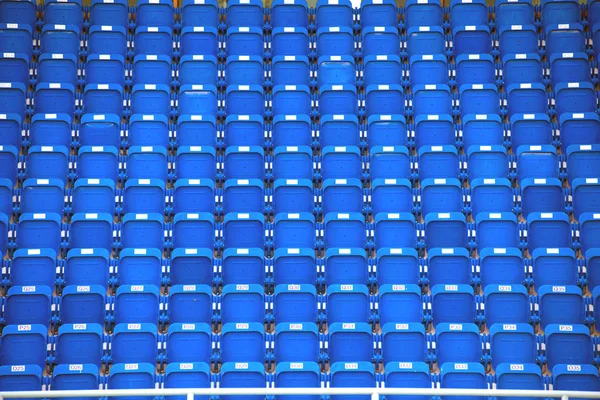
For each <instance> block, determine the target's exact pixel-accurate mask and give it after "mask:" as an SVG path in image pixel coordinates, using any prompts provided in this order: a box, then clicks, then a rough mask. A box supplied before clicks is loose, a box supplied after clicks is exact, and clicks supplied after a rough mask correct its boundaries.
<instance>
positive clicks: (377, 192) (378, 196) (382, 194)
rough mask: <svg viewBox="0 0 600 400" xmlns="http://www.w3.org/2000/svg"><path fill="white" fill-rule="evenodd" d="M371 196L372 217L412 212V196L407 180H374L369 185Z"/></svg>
mask: <svg viewBox="0 0 600 400" xmlns="http://www.w3.org/2000/svg"><path fill="white" fill-rule="evenodd" d="M371 196H372V200H371V204H372V206H371V207H372V209H373V214H374V215H377V214H379V213H393V212H395V211H399V212H401V213H410V212H412V211H413V195H412V189H411V184H410V181H409V180H408V179H394V178H385V179H382V178H379V179H374V180H373V181H372V183H371Z"/></svg>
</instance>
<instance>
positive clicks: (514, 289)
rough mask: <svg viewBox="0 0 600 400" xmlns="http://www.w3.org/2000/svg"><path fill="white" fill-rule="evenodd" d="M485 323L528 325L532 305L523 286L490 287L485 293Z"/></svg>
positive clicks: (487, 287) (486, 288) (492, 324)
mask: <svg viewBox="0 0 600 400" xmlns="http://www.w3.org/2000/svg"><path fill="white" fill-rule="evenodd" d="M484 302H485V322H486V325H487V326H489V327H491V326H494V325H495V324H521V323H522V324H527V323H529V320H530V310H529V307H530V304H529V296H528V294H527V289H526V288H525V286H522V285H488V286H486V287H485V291H484Z"/></svg>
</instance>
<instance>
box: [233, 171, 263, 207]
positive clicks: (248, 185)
mask: <svg viewBox="0 0 600 400" xmlns="http://www.w3.org/2000/svg"><path fill="white" fill-rule="evenodd" d="M264 190H265V188H264V184H263V182H262V181H261V180H260V179H228V180H226V181H225V187H224V190H223V211H224V212H225V213H230V212H234V211H235V212H263V211H264V209H265V204H264V200H265V198H264Z"/></svg>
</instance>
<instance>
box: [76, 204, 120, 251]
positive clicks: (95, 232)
mask: <svg viewBox="0 0 600 400" xmlns="http://www.w3.org/2000/svg"><path fill="white" fill-rule="evenodd" d="M69 237H70V241H69V247H71V248H84V247H90V248H96V249H106V250H112V244H113V216H112V214H104V213H102V214H98V213H81V214H75V215H73V217H71V229H70V232H69Z"/></svg>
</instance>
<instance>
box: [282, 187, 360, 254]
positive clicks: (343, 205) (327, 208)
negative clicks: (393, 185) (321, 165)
mask: <svg viewBox="0 0 600 400" xmlns="http://www.w3.org/2000/svg"><path fill="white" fill-rule="evenodd" d="M322 189H323V195H322V196H323V198H322V204H323V212H324V213H330V212H359V213H360V212H362V210H363V205H364V204H363V193H362V191H363V190H362V183H361V182H360V180H358V179H326V180H325V181H324V182H323V188H322ZM284 247H286V246H284ZM287 247H290V246H287ZM291 247H294V246H291ZM295 247H298V246H295ZM300 247H303V246H300ZM306 247H312V245H310V246H306Z"/></svg>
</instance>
